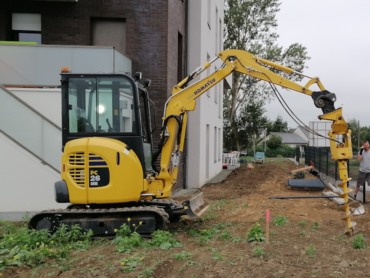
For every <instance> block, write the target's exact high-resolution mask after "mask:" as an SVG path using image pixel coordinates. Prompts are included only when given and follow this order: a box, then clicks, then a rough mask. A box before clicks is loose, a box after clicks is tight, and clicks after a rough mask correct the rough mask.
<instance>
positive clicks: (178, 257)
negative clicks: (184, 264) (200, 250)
mask: <svg viewBox="0 0 370 278" xmlns="http://www.w3.org/2000/svg"><path fill="white" fill-rule="evenodd" d="M173 256H174V258H175V259H176V260H178V261H182V260H183V259H191V258H192V257H193V254H191V253H188V252H186V251H181V253H177V254H175V255H173Z"/></svg>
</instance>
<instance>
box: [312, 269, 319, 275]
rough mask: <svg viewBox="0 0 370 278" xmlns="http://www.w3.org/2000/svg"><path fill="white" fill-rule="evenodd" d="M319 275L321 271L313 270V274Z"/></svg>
mask: <svg viewBox="0 0 370 278" xmlns="http://www.w3.org/2000/svg"><path fill="white" fill-rule="evenodd" d="M318 273H319V271H318V270H314V269H313V270H311V274H318Z"/></svg>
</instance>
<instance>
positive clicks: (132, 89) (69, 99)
mask: <svg viewBox="0 0 370 278" xmlns="http://www.w3.org/2000/svg"><path fill="white" fill-rule="evenodd" d="M61 77H62V79H61V82H62V96H63V97H62V138H63V139H62V143H63V148H64V146H65V145H66V144H67V143H68V142H69V141H72V140H75V139H79V138H86V137H104V138H112V139H115V140H118V141H120V142H123V143H125V144H126V145H127V146H128V147H129V148H131V149H132V150H133V151H134V153H135V154H136V155H137V157H138V158H139V160H140V163H141V165H142V169H143V175H144V176H146V174H147V173H148V172H152V171H153V166H152V156H153V154H152V149H153V147H152V132H153V130H152V129H151V118H150V103H151V102H150V99H149V96H148V92H147V90H146V88H145V87H144V85H142V84H141V83H139V82H135V81H134V80H133V79H132V78H131V77H130V76H128V75H126V74H90V75H89V74H83V75H82V74H72V73H62V74H61Z"/></svg>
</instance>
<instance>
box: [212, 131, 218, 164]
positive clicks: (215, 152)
mask: <svg viewBox="0 0 370 278" xmlns="http://www.w3.org/2000/svg"><path fill="white" fill-rule="evenodd" d="M213 136H214V137H215V139H214V140H215V142H214V163H216V162H217V153H218V152H217V127H215V132H214V135H213Z"/></svg>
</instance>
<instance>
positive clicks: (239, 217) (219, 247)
mask: <svg viewBox="0 0 370 278" xmlns="http://www.w3.org/2000/svg"><path fill="white" fill-rule="evenodd" d="M295 167H296V166H294V165H293V164H292V163H290V162H288V161H282V160H276V161H271V162H267V163H265V164H261V165H256V166H255V168H254V169H248V168H247V167H245V166H244V165H243V166H242V167H241V168H239V169H236V170H234V171H233V173H232V174H231V175H230V176H229V177H228V178H227V179H226V180H225V181H223V182H222V183H219V184H212V185H207V186H205V187H203V188H202V189H201V190H202V191H203V192H204V195H205V199H206V200H207V201H208V202H209V203H210V204H211V206H212V208H211V209H210V210H209V211H207V212H206V213H205V214H204V215H203V218H202V219H198V220H182V221H180V222H179V223H175V224H171V226H170V231H171V232H172V233H174V234H175V235H176V236H175V238H176V239H178V240H179V241H181V243H182V244H183V247H178V248H174V249H170V250H161V249H159V248H157V249H155V250H140V249H139V250H137V251H136V252H135V253H132V254H129V255H127V254H119V253H116V252H115V251H114V250H115V249H116V246H115V245H112V244H111V243H110V241H108V240H107V241H105V242H103V243H99V244H94V245H92V246H91V247H90V248H89V250H88V251H87V252H77V253H75V254H72V255H71V257H70V259H69V262H70V267H69V270H65V271H61V268H60V265H58V264H56V263H55V262H49V263H48V262H47V263H45V264H44V265H42V266H40V267H37V268H34V269H31V268H28V267H26V266H22V267H20V268H18V267H8V268H6V269H5V270H4V271H3V272H2V277H19V278H21V277H22V278H23V277H102V278H111V277H112V278H113V277H139V275H143V270H145V269H148V268H150V267H152V270H153V271H152V272H148V273H147V274H146V276H141V277H156V278H159V277H190V278H196V277H209V278H211V277H212V278H218V277H290V276H292V277H370V271H369V269H370V248H366V249H354V248H353V247H352V242H353V239H354V237H347V236H343V232H344V231H345V222H344V221H343V220H341V218H342V217H343V215H344V212H343V211H342V210H340V208H339V206H338V205H336V204H335V203H334V202H332V201H329V200H325V199H310V200H308V199H299V200H297V199H296V200H271V199H268V197H271V196H319V195H321V194H322V192H317V191H297V190H290V189H288V188H287V186H286V184H287V179H289V178H291V177H290V176H289V174H288V171H289V170H290V168H295ZM306 178H311V179H312V178H316V177H314V176H311V175H308V176H307V177H306ZM352 205H353V206H356V202H354V203H353V204H352ZM365 208H366V214H365V215H361V216H355V217H353V221H355V222H357V226H356V230H355V235H356V234H363V235H364V236H365V238H368V237H369V236H370V233H369V229H370V221H369V220H370V216H369V213H368V209H369V207H368V206H365ZM266 210H270V213H271V219H272V220H275V219H276V218H277V217H279V216H284V217H286V219H287V220H288V223H286V224H285V225H284V226H275V225H274V224H273V223H270V243H269V244H266V243H256V242H252V243H249V242H247V241H246V240H245V239H246V235H247V233H248V230H249V229H250V228H251V227H252V225H253V224H255V223H259V224H260V226H261V227H263V228H264V229H265V226H266V222H265V212H266ZM305 223H306V224H305ZM220 224H225V225H224V226H223V228H221V229H220V233H222V232H225V231H226V232H229V233H226V234H228V235H230V236H231V237H232V238H226V239H220V238H218V236H219V235H220V234H217V235H216V236H215V237H214V238H213V239H211V240H210V241H208V242H207V241H205V242H202V241H200V238H199V237H195V236H193V235H190V234H189V231H190V230H194V229H200V230H209V229H211V228H213V227H215V226H216V225H218V226H219V227H221V226H222V225H220ZM369 246H370V244H369ZM256 247H261V248H259V250H260V251H261V252H260V253H262V254H257V251H256V250H258V249H256ZM181 251H186V252H187V253H190V254H192V257H188V258H184V259H183V260H181V261H179V260H177V259H175V258H174V257H173V255H174V254H178V253H180V252H181ZM136 253H139V255H140V256H143V257H144V260H143V262H144V264H143V265H142V266H138V267H137V268H136V269H135V271H133V272H123V271H122V266H121V265H120V263H119V261H120V260H122V259H124V258H125V257H128V256H135V254H136ZM150 273H151V275H152V276H149V275H150ZM2 277H1V278H2Z"/></svg>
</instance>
